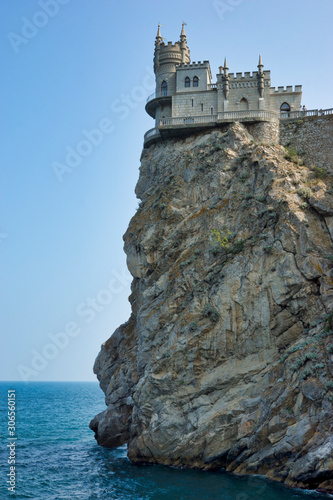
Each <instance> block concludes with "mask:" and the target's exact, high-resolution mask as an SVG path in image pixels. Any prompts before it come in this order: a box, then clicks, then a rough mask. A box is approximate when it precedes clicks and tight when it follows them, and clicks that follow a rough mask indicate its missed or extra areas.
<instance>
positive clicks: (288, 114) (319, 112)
mask: <svg viewBox="0 0 333 500" xmlns="http://www.w3.org/2000/svg"><path fill="white" fill-rule="evenodd" d="M327 115H333V108H329V109H309V110H308V109H307V110H302V109H300V110H299V111H283V112H282V113H281V115H280V118H281V120H291V119H294V120H295V119H296V118H304V117H305V116H327Z"/></svg>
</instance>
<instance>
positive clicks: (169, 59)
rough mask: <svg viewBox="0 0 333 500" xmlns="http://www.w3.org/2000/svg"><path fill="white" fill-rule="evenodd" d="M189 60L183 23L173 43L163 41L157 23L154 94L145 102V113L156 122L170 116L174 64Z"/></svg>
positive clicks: (173, 90) (174, 90)
mask: <svg viewBox="0 0 333 500" xmlns="http://www.w3.org/2000/svg"><path fill="white" fill-rule="evenodd" d="M190 62H191V58H190V50H189V48H188V46H187V41H186V34H185V23H183V25H182V30H181V33H180V40H179V41H178V42H176V43H175V44H173V43H172V42H168V43H167V44H166V43H164V41H163V38H162V36H161V30H160V25H158V29H157V35H156V39H155V52H154V72H155V79H156V89H155V95H153V96H151V98H150V99H149V98H148V101H147V104H146V111H147V113H148V114H149V115H150V116H151V117H153V118H155V120H156V123H157V122H158V121H159V119H160V118H163V117H168V116H171V103H172V94H174V93H175V92H176V66H177V65H178V64H181V63H185V64H188V63H190Z"/></svg>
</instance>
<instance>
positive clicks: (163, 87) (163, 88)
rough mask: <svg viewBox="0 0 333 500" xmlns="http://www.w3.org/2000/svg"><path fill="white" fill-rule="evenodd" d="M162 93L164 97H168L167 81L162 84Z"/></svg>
mask: <svg viewBox="0 0 333 500" xmlns="http://www.w3.org/2000/svg"><path fill="white" fill-rule="evenodd" d="M161 92H162V95H163V96H165V95H167V93H168V84H167V82H166V81H165V80H163V82H162V85H161Z"/></svg>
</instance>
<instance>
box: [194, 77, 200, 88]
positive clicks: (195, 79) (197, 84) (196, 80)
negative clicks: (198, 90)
mask: <svg viewBox="0 0 333 500" xmlns="http://www.w3.org/2000/svg"><path fill="white" fill-rule="evenodd" d="M193 87H199V78H198V77H197V76H194V77H193Z"/></svg>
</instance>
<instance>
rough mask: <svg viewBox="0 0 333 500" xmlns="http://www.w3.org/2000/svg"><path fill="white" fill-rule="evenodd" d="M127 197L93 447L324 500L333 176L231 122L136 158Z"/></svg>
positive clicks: (330, 403)
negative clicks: (222, 472)
mask: <svg viewBox="0 0 333 500" xmlns="http://www.w3.org/2000/svg"><path fill="white" fill-rule="evenodd" d="M136 193H137V196H138V197H139V198H140V199H141V203H140V206H139V209H138V211H137V213H136V215H135V216H134V217H133V218H132V220H131V222H130V224H129V228H128V230H127V232H126V234H125V236H124V240H125V251H126V254H127V260H128V268H129V270H130V272H131V273H132V275H133V277H134V279H133V283H132V294H131V296H130V301H131V304H132V315H131V318H130V319H129V321H128V322H127V323H126V324H124V325H122V326H120V327H119V328H118V329H117V330H116V331H115V333H114V334H113V335H112V336H111V337H110V339H109V340H107V341H106V342H105V344H103V346H102V349H101V352H100V353H99V355H98V357H97V359H96V362H95V366H94V371H95V373H96V374H97V376H98V379H99V380H100V384H101V388H102V389H103V391H104V392H105V395H106V404H107V406H108V407H107V409H106V410H105V411H104V412H103V413H101V414H99V415H97V416H96V417H95V419H94V420H93V421H92V422H91V424H90V425H91V428H92V429H93V430H94V431H95V432H96V438H97V441H98V442H99V443H100V444H101V445H104V446H111V447H112V446H119V445H121V444H124V443H125V442H127V443H128V449H129V451H128V455H129V458H130V459H131V460H132V461H133V462H135V463H162V464H167V465H173V466H184V467H199V468H204V469H218V468H221V467H224V468H226V469H227V470H229V471H235V472H236V473H245V474H265V475H266V476H268V477H270V478H272V479H275V480H278V481H284V482H286V483H287V484H289V485H294V486H295V485H297V486H300V487H307V488H322V489H325V490H327V491H333V437H332V428H333V413H332V410H333V333H332V330H333V315H332V311H333V248H332V238H333V196H332V193H333V191H332V177H331V176H330V175H326V174H325V172H324V171H323V170H321V169H319V170H318V169H317V170H314V171H313V170H310V169H309V168H307V167H306V166H304V165H302V162H301V161H300V159H299V157H297V155H295V152H294V151H293V150H290V151H289V152H288V151H286V149H285V148H284V147H282V146H280V145H274V144H271V145H269V144H259V143H257V142H255V141H254V139H253V137H252V136H251V135H250V134H249V133H248V131H247V130H246V128H245V127H244V126H242V125H240V124H235V125H233V126H230V127H226V128H225V129H219V130H213V131H211V132H208V133H202V134H197V135H195V136H194V135H192V136H191V137H188V138H186V139H172V140H171V139H170V140H168V141H164V142H162V143H160V144H156V145H154V146H152V147H150V148H149V149H148V150H144V151H143V154H142V164H141V168H140V178H139V181H138V184H137V187H136Z"/></svg>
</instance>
